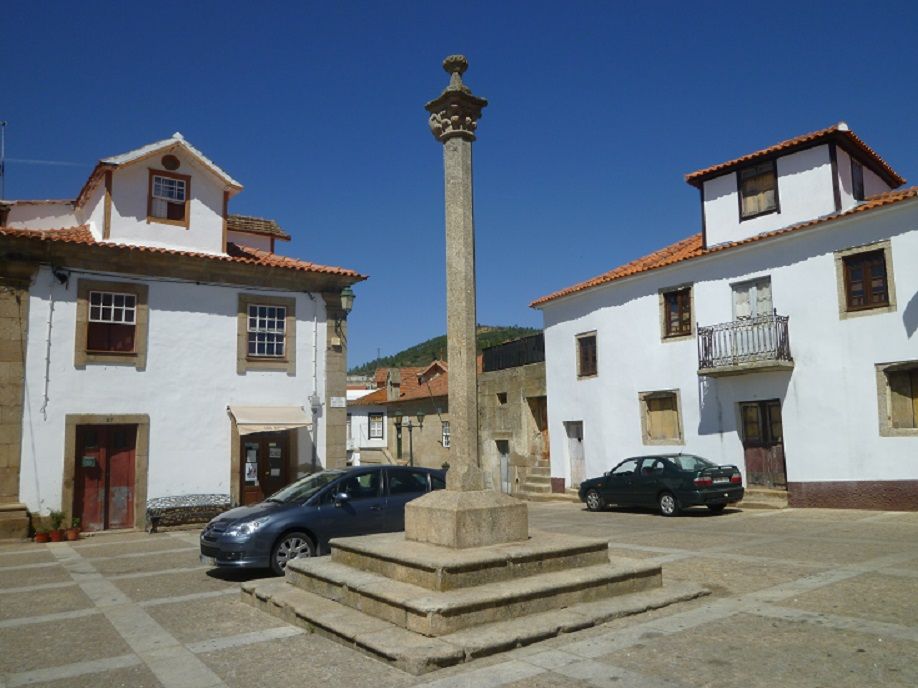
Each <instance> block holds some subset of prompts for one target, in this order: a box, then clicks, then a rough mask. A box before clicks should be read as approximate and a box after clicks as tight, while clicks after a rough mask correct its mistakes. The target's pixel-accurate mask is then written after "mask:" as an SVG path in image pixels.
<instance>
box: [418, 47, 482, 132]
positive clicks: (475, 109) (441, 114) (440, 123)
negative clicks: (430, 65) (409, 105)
mask: <svg viewBox="0 0 918 688" xmlns="http://www.w3.org/2000/svg"><path fill="white" fill-rule="evenodd" d="M468 66H469V63H468V60H466V59H465V57H463V56H462V55H450V56H449V57H447V58H446V59H445V60H443V69H444V70H446V72H447V74H449V75H450V78H449V85H448V86H447V87H446V88H445V89H443V92H442V93H441V94H440V95H439V97H437V98H435V99H434V100H432V101H430V102H429V103H427V105H425V106H424V107H425V109H426V110H427V112H429V113H430V118H429V120H428V124H429V125H430V130H431V132H432V133H433V135H434V136H435V137H436V139H437V140H438V141H440V142H441V143H445V142H446V141H447V140H448V139H450V138H452V137H454V136H461V137H462V138H464V139H466V140H467V141H474V140H475V130H476V129H477V128H478V120H479V118H480V117H481V111H482V109H483V108H484V107H485V105H487V104H488V101H487V100H485V99H484V98H479V97H478V96H475V95H472V91H471V90H470V89H469V87H468V86H466V85H465V84H463V83H462V74H463V73H464V72H465V70H466V69H468Z"/></svg>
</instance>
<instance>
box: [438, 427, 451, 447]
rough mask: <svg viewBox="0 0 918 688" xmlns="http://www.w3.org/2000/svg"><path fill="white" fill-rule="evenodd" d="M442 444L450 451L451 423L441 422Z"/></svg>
mask: <svg viewBox="0 0 918 688" xmlns="http://www.w3.org/2000/svg"><path fill="white" fill-rule="evenodd" d="M440 443H441V444H442V445H443V448H444V449H449V421H448V420H444V421H441V422H440Z"/></svg>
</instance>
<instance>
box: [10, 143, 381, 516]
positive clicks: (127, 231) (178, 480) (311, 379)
mask: <svg viewBox="0 0 918 688" xmlns="http://www.w3.org/2000/svg"><path fill="white" fill-rule="evenodd" d="M170 174H171V175H172V178H173V179H181V180H182V181H181V182H179V183H180V184H183V186H182V187H181V188H182V190H183V193H182V194H181V196H168V193H172V191H168V190H166V191H164V190H163V189H166V188H167V185H165V184H163V185H161V187H160V189H161V190H160V192H159V194H160V195H159V197H158V198H157V197H155V195H154V193H153V189H154V185H153V183H152V175H156V176H161V177H163V178H167V177H168V176H169V175H170ZM179 175H181V176H179ZM241 188H242V187H241V185H240V184H239V183H238V182H236V181H235V180H233V179H232V178H231V177H229V175H227V174H226V173H225V172H223V171H222V170H221V169H220V168H218V167H217V166H216V165H215V164H214V163H213V162H211V161H210V160H208V159H207V158H205V157H204V156H203V155H202V154H201V153H200V151H197V150H196V149H194V148H193V147H192V146H191V145H190V144H189V143H188V142H187V141H185V139H184V138H182V137H181V135H179V134H175V135H173V136H172V137H171V138H169V139H165V140H163V141H159V142H157V143H154V144H150V145H148V146H144V147H142V148H139V149H137V150H135V151H131V152H129V153H126V154H124V155H119V156H115V157H112V158H107V159H103V160H101V161H100V162H99V164H98V165H97V166H96V168H95V170H94V171H93V173H92V175H91V176H90V179H89V180H88V182H87V184H86V185H85V187H84V189H83V191H81V193H80V194H79V196H78V197H77V199H75V200H73V201H50V202H49V201H40V202H30V201H17V202H12V203H4V204H3V205H2V207H0V211H2V215H0V255H2V256H7V255H10V256H14V258H13V259H12V260H10V261H6V260H3V261H0V286H3V288H4V291H3V292H2V293H0V297H2V298H5V299H6V302H9V304H12V305H7V303H6V302H4V304H3V306H4V308H3V309H0V310H2V312H0V318H6V320H3V322H2V323H0V324H2V325H3V326H4V327H5V328H10V327H12V328H13V329H14V332H15V334H16V335H17V337H13V338H12V339H13V340H15V339H16V338H18V337H22V338H23V340H24V341H25V352H24V354H22V353H21V352H18V351H17V352H16V354H17V355H16V358H15V360H13V359H10V362H7V361H6V359H4V360H5V365H7V366H14V365H15V366H21V370H22V371H23V374H22V377H23V383H22V385H23V386H22V394H21V405H20V396H19V393H18V390H17V391H16V393H12V392H13V390H12V389H11V390H10V392H11V393H9V394H6V393H5V394H4V395H2V397H0V424H3V427H2V428H0V430H2V431H3V437H4V444H3V445H2V446H0V449H2V451H3V452H15V453H16V454H17V455H18V458H19V462H18V464H17V463H15V461H14V460H13V459H12V458H10V457H9V456H7V454H6V453H4V454H3V455H2V456H0V459H2V461H3V464H0V465H2V466H4V467H5V468H8V467H9V466H15V467H16V469H15V470H16V471H17V472H18V483H19V486H18V494H17V493H16V491H15V489H12V490H10V489H9V486H10V485H15V481H12V480H10V479H9V477H8V476H6V475H3V476H2V477H3V478H4V482H3V486H4V489H5V490H7V492H8V493H9V494H7V493H4V494H3V495H0V497H2V499H0V504H2V503H3V502H4V500H5V501H8V502H11V503H14V504H20V503H21V504H24V505H25V506H26V507H27V509H28V510H29V512H32V513H33V514H47V513H48V511H50V510H57V509H60V510H62V511H64V512H66V513H67V515H68V517H69V516H70V515H73V516H79V515H80V514H79V513H77V512H78V511H79V509H81V508H82V509H83V513H84V514H86V513H89V512H90V511H92V517H93V518H94V519H97V520H95V521H94V522H93V529H99V528H103V527H125V524H127V525H130V524H133V525H135V526H141V525H142V522H141V519H142V514H143V509H144V506H145V500H149V499H153V498H158V497H177V496H182V495H190V494H217V495H225V496H228V497H229V499H230V500H231V501H234V502H237V501H238V502H244V503H249V502H252V501H258V500H259V499H262V498H264V497H265V496H268V495H269V494H271V492H273V491H274V490H276V489H279V488H280V487H281V486H282V485H283V484H284V483H286V482H289V481H292V480H294V479H295V478H296V477H298V475H303V474H305V473H307V472H311V471H314V470H316V469H320V468H322V467H323V466H325V465H342V464H343V463H344V461H345V438H344V433H343V430H344V424H345V408H344V404H343V403H338V401H339V399H340V400H341V401H343V398H342V397H343V395H344V387H345V376H344V370H345V367H346V366H345V364H344V362H345V357H346V354H345V349H344V347H343V346H342V344H341V339H342V338H341V337H340V336H338V335H336V336H335V337H332V336H330V334H329V333H330V332H336V333H340V330H341V328H342V327H345V324H344V320H345V318H346V315H347V314H346V312H343V311H342V308H341V303H340V302H338V301H337V300H336V298H337V296H336V293H338V292H340V291H341V290H342V289H344V287H346V286H349V285H350V284H353V283H354V282H357V281H359V280H360V279H362V278H363V277H362V276H361V275H359V274H358V273H356V272H353V271H349V270H344V269H341V268H323V267H322V266H316V265H314V264H312V263H306V262H302V261H297V260H294V259H291V258H288V259H286V260H285V261H283V263H282V264H280V265H279V264H278V261H276V260H274V259H273V257H272V256H270V255H268V256H265V255H264V254H263V253H256V252H249V253H248V255H243V256H240V255H239V252H240V251H242V252H243V253H245V246H236V248H235V249H233V250H230V247H229V246H228V245H227V244H228V242H230V241H232V239H233V238H237V237H230V236H228V234H229V232H228V230H227V224H228V222H229V217H230V216H229V215H228V209H227V204H228V201H229V199H230V197H232V196H233V195H234V194H236V193H238V192H239V191H240V190H241ZM157 204H158V205H157ZM151 210H152V211H151ZM255 219H261V218H255ZM265 222H266V223H268V224H271V225H273V224H274V223H273V221H265ZM54 229H63V230H65V231H64V232H62V233H60V234H58V235H55V232H53V231H43V232H38V231H35V230H54ZM87 229H88V231H87ZM245 237H246V238H248V239H249V241H247V242H240V243H245V245H246V246H252V245H253V244H254V245H255V247H257V248H263V249H264V251H266V252H267V253H268V254H271V253H273V250H272V248H273V241H272V240H271V238H269V237H260V236H258V232H257V231H254V232H253V233H246V234H245ZM145 248H155V249H157V250H155V251H145V250H144V249H145ZM218 259H219V260H218ZM121 285H124V286H123V287H122V286H121ZM105 294H107V297H104V295H105ZM103 297H104V298H109V299H110V301H109V306H110V307H109V308H108V310H106V308H105V307H104V305H103V303H102V301H101V299H102V298H103ZM93 298H96V299H97V308H96V309H95V310H94V309H93V308H92V307H91V303H92V299H93ZM115 298H118V299H121V300H122V301H121V303H122V305H123V304H124V303H125V299H127V302H129V303H130V304H131V305H130V307H129V308H130V309H131V313H132V314H133V315H132V316H131V317H130V318H128V319H125V318H127V316H125V315H124V314H123V312H122V311H118V309H117V308H114V307H112V303H113V301H112V300H113V299H115ZM262 299H263V301H262ZM22 301H26V302H27V303H28V309H27V311H26V310H20V308H19V306H18V304H19V303H21V302H22ZM116 305H117V304H116ZM26 312H27V313H28V317H27V319H26V318H23V317H21V316H19V317H18V319H14V318H13V317H12V315H13V314H18V313H26ZM116 312H117V313H118V315H117V316H115V315H113V314H114V313H116ZM124 312H126V311H124ZM93 313H95V315H93ZM94 319H95V320H94ZM23 320H25V322H23ZM266 342H267V343H266ZM329 361H331V363H329ZM11 370H12V368H11ZM17 370H18V369H17ZM327 370H334V371H340V372H335V373H334V374H333V375H332V380H331V381H330V380H329V375H328V374H327V372H326V371H327ZM6 374H7V373H6V372H4V375H6ZM233 408H237V409H243V410H245V409H249V410H251V409H253V408H254V409H255V415H254V416H252V415H251V414H250V415H249V418H252V417H259V418H261V420H260V421H259V422H247V423H244V422H243V421H239V420H238V419H237V418H236V417H235V416H234V413H233V411H232V409H233ZM272 413H273V414H274V415H273V416H272V415H271V414H272ZM20 418H21V442H19V445H21V446H17V445H12V444H8V442H7V439H6V438H8V437H11V436H13V434H14V433H11V432H10V430H9V428H8V427H6V426H7V425H10V424H15V425H16V426H19V425H20ZM106 426H112V428H111V429H107V428H106ZM243 426H245V427H243ZM118 427H122V428H133V429H128V430H125V431H118V430H117V428H118ZM116 432H124V433H127V434H121V435H119V437H120V438H121V439H118V440H117V441H118V442H122V443H121V444H113V442H115V441H116V440H113V439H111V438H112V437H114V433H116ZM86 437H91V438H93V439H91V440H89V439H85V438H86ZM129 437H132V438H133V439H130V440H127V443H123V442H124V438H129ZM80 438H84V439H80ZM97 440H98V442H97ZM87 452H88V454H87ZM89 454H92V456H90V455H89ZM116 454H117V455H118V457H119V458H118V459H117V461H119V462H121V463H119V464H118V468H112V465H113V462H109V460H108V457H109V455H111V456H114V455H116ZM124 457H130V458H127V459H125V458H124ZM247 457H248V458H247ZM83 461H85V462H86V463H83ZM113 461H114V460H113ZM250 464H251V465H250ZM125 466H127V468H125ZM96 469H98V471H96ZM250 469H252V470H250ZM94 471H96V473H98V475H97V474H96V473H94ZM112 471H118V472H119V474H118V476H117V480H118V481H119V483H118V485H117V486H116V487H114V486H113V487H111V489H109V485H110V484H111V485H114V483H110V481H109V477H108V476H109V475H110V474H111V475H114V473H112ZM99 476H101V477H99ZM13 477H15V474H14V476H13ZM112 480H114V478H112ZM87 485H88V486H89V487H86V486H87ZM116 490H117V491H118V492H117V494H115V491H116ZM105 500H108V501H105ZM113 500H120V501H119V502H118V504H115V505H114V506H111V505H108V504H109V502H111V504H114V501H113ZM103 502H105V504H106V505H108V506H103V507H100V509H101V510H94V509H95V507H94V506H91V507H87V504H91V505H96V504H102V503H103ZM125 504H129V505H132V508H127V507H125V506H124V505H125ZM17 508H20V507H17ZM87 509H88V510H87ZM102 510H104V514H103V513H102ZM116 510H117V512H118V519H117V520H110V519H109V517H108V515H105V514H109V513H110V512H113V511H116ZM125 519H126V520H125ZM110 522H111V523H115V524H116V525H113V526H109V525H105V524H108V523H110Z"/></svg>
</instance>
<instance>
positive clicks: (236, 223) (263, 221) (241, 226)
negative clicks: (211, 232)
mask: <svg viewBox="0 0 918 688" xmlns="http://www.w3.org/2000/svg"><path fill="white" fill-rule="evenodd" d="M226 228H227V229H228V230H229V231H230V232H245V233H246V234H260V235H263V236H273V237H275V238H277V239H283V240H284V241H290V235H289V234H287V232H285V231H284V230H283V229H281V228H280V225H278V224H277V223H276V222H275V221H274V220H269V219H267V218H264V217H252V216H251V215H235V214H230V215H227V216H226Z"/></svg>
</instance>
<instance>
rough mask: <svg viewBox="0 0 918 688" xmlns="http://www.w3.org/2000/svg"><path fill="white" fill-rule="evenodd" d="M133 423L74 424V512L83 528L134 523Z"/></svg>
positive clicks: (134, 437)
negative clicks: (75, 452)
mask: <svg viewBox="0 0 918 688" xmlns="http://www.w3.org/2000/svg"><path fill="white" fill-rule="evenodd" d="M136 443H137V426H136V425H79V426H77V455H76V471H75V476H74V504H73V513H74V515H75V516H78V517H79V519H80V526H81V527H82V528H83V530H87V531H94V530H106V529H108V528H131V527H133V525H134V471H135V466H134V460H135V453H136Z"/></svg>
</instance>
